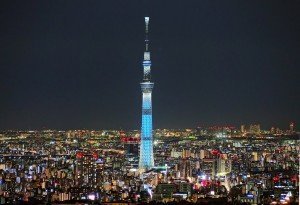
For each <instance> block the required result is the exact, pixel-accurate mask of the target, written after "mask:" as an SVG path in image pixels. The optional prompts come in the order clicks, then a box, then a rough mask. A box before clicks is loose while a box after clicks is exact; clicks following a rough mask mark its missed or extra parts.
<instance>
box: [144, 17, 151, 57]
mask: <svg viewBox="0 0 300 205" xmlns="http://www.w3.org/2000/svg"><path fill="white" fill-rule="evenodd" d="M149 20H150V18H149V17H145V44H146V51H148V49H149V48H148V47H149V39H148V29H149Z"/></svg>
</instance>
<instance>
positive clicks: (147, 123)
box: [139, 17, 154, 170]
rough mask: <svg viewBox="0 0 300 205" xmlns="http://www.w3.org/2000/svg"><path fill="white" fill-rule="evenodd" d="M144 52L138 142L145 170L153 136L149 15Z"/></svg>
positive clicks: (150, 157)
mask: <svg viewBox="0 0 300 205" xmlns="http://www.w3.org/2000/svg"><path fill="white" fill-rule="evenodd" d="M145 26H146V28H145V52H144V60H143V69H144V77H143V82H142V83H141V89H142V94H143V105H142V129H141V144H140V159H139V169H141V170H147V169H151V168H152V167H153V166H154V157H153V137H152V97H151V95H152V89H153V86H154V83H153V82H151V60H150V51H149V39H148V26H149V17H145Z"/></svg>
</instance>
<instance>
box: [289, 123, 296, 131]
mask: <svg viewBox="0 0 300 205" xmlns="http://www.w3.org/2000/svg"><path fill="white" fill-rule="evenodd" d="M294 127H295V125H294V123H293V122H291V123H290V132H291V133H292V132H294V129H295V128H294Z"/></svg>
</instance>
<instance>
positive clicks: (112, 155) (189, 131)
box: [0, 5, 300, 205]
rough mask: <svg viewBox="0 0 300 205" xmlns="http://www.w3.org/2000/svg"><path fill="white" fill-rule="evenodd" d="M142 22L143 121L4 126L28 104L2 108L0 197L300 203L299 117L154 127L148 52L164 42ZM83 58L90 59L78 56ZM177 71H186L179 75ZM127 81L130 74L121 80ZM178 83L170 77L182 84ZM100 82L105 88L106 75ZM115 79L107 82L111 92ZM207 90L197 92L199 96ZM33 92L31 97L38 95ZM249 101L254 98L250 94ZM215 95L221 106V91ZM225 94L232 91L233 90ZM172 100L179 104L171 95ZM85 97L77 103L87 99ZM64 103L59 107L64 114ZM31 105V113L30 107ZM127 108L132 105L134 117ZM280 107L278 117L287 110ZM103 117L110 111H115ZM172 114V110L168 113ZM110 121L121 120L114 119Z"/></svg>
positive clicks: (122, 203)
mask: <svg viewBox="0 0 300 205" xmlns="http://www.w3.org/2000/svg"><path fill="white" fill-rule="evenodd" d="M8 7H9V6H8ZM8 7H7V8H8ZM46 8H48V5H47V6H46ZM83 18H84V17H83ZM111 21H113V20H111ZM140 21H142V22H143V26H144V27H141V28H135V30H136V31H139V32H140V33H143V44H140V45H141V47H142V48H143V54H142V53H141V54H142V55H141V56H142V58H140V68H141V69H140V70H142V72H140V73H142V75H141V76H140V79H139V80H140V91H139V92H141V93H140V94H139V95H141V99H140V101H139V103H140V104H139V105H140V108H139V110H140V112H139V114H138V116H137V117H138V118H139V122H133V123H134V124H135V125H132V127H138V126H137V125H140V128H139V129H126V128H115V129H104V128H101V129H81V128H80V129H67V128H65V129H60V128H57V129H52V128H51V129H50V128H39V129H29V128H27V129H21V128H19V129H18V128H17V129H10V128H9V127H14V123H13V122H14V120H16V121H18V120H17V118H19V116H22V115H25V114H24V113H26V112H24V111H23V113H22V112H20V113H18V117H16V118H13V117H10V116H11V115H10V114H8V116H9V117H7V116H6V117H5V119H4V120H1V123H2V124H3V125H1V129H2V131H0V204H16V205H19V204H33V205H34V204H54V205H55V204H112V205H113V204H114V205H126V204H128V205H130V204H132V205H133V204H170V205H172V204H246V205H247V204H253V205H254V204H255V205H258V204H268V205H276V204H278V205H279V204H299V176H300V175H299V170H300V164H299V163H300V162H299V156H300V138H299V136H300V132H299V128H298V124H297V123H299V122H297V119H296V120H294V119H291V120H289V121H286V122H285V124H284V125H283V126H282V119H281V123H278V124H280V126H279V125H278V124H276V123H274V124H276V125H274V126H271V127H268V125H265V124H264V123H260V121H261V119H260V118H259V111H257V110H255V111H256V113H258V114H256V115H255V116H256V117H258V118H257V119H256V120H257V121H254V120H252V122H246V121H245V122H242V123H241V121H243V120H242V119H240V120H239V122H237V123H234V124H235V125H228V124H225V123H224V124H221V125H220V123H218V122H220V121H218V120H219V119H216V122H215V123H212V124H211V125H196V126H193V125H191V126H190V127H182V128H172V129H171V128H156V127H155V126H154V125H156V122H157V121H159V120H160V119H158V118H157V117H156V115H155V113H156V111H155V109H156V106H152V105H153V104H154V105H158V104H156V103H157V102H155V101H156V100H157V99H156V98H155V92H156V91H155V90H156V86H154V84H155V83H156V82H157V81H156V79H157V78H155V75H159V71H155V72H152V60H153V62H154V65H155V60H156V59H158V58H154V57H153V56H156V55H157V54H155V53H154V51H158V52H159V51H160V50H163V49H162V48H161V49H160V50H159V49H156V48H153V44H152V36H151V29H152V27H155V24H152V17H151V16H148V15H146V16H144V17H143V18H140ZM155 22H156V23H158V21H155ZM139 25H141V24H139ZM78 32H79V31H78ZM86 32H88V31H86ZM172 32H174V31H172ZM120 36H122V35H120ZM154 36H155V35H154ZM49 39H51V37H49ZM50 41H51V40H50ZM154 41H155V40H154ZM154 45H157V44H154ZM121 46H122V45H120V47H121ZM140 50H141V49H140ZM82 55H84V54H82ZM109 55H110V53H109V52H108V53H107V56H109ZM287 58H288V57H287ZM127 60H128V59H127ZM174 60H175V59H174ZM290 61H292V60H290ZM81 63H82V64H84V65H86V64H88V62H86V61H84V60H82V61H81ZM100 63H101V62H100ZM290 65H292V63H291V64H290ZM154 68H155V66H154ZM170 69H171V68H170ZM136 70H137V69H136ZM183 71H184V69H183ZM170 72H171V71H170ZM83 73H84V72H83ZM32 75H34V73H33V74H32ZM58 75H60V74H59V73H58ZM81 75H82V76H84V74H82V73H81ZM41 76H43V75H41ZM82 76H81V77H82ZM65 77H66V76H64V78H65ZM181 77H182V78H185V77H184V74H182V76H181ZM66 78H67V77H66ZM82 78H84V77H82ZM45 79H47V78H46V77H45ZM130 80H132V79H131V78H126V81H130ZM134 81H135V82H136V80H134ZM175 81H176V80H171V81H168V82H169V83H170V84H172V83H173V84H174V83H175V84H176V83H177V84H180V82H175ZM254 81H255V80H254ZM183 82H184V81H183ZM28 83H29V82H28ZM77 83H78V84H80V82H76V84H77ZM85 83H87V84H88V82H85ZM98 83H99V86H102V87H105V88H107V84H106V83H105V82H101V81H99V82H97V84H98ZM199 83H200V81H199ZM123 84H126V83H119V84H117V85H115V86H116V87H122V86H123ZM158 84H159V82H158ZM67 85H69V84H68V83H67V84H66V86H67ZM35 86H37V87H38V84H34V86H33V87H32V88H31V89H32V92H38V90H36V91H35V88H34V87H35ZM51 86H53V85H52V84H51V85H48V86H46V87H43V89H46V90H47V87H51ZM12 87H13V85H12ZM79 87H80V86H79ZM79 87H77V88H78V89H79V90H80V88H79ZM116 87H115V88H107V90H108V93H110V92H113V90H114V89H116ZM136 87H138V84H137V85H136ZM158 87H159V86H158ZM187 87H189V86H187ZM59 89H62V90H63V88H59ZM72 89H73V88H72ZM157 89H159V88H157ZM197 89H198V88H197ZM225 90H226V89H225ZM56 92H59V91H56ZM80 92H81V91H80ZM83 92H85V91H83ZM152 92H153V97H154V98H153V99H152ZM165 92H169V91H167V90H165ZM187 92H188V91H187ZM191 92H192V91H191ZM226 92H228V93H229V91H226ZM45 93H47V91H45ZM93 95H94V94H93ZM166 95H168V94H167V93H166ZM196 95H198V96H201V95H200V94H198V93H196ZM46 96H47V95H46V94H45V96H44V97H43V98H47V97H46ZM121 96H123V97H124V95H122V94H121ZM271 97H272V96H270V98H271ZM25 98H26V97H24V98H23V99H25ZM105 98H109V95H106V96H105ZM133 98H134V99H139V98H137V97H136V96H135V97H133ZM205 98H206V97H203V96H201V99H205ZM23 99H21V98H20V99H19V98H18V100H17V101H18V102H21V103H22V102H26V100H24V101H23ZM58 99H59V98H58ZM62 99H63V97H62ZM193 99H196V98H191V100H193ZM291 99H296V100H297V99H298V98H297V97H295V98H291ZM30 100H32V101H33V102H34V100H35V99H34V97H33V98H30ZM251 100H253V102H254V99H249V101H251ZM77 101H78V102H81V103H83V102H84V101H89V98H88V97H86V98H85V99H84V100H83V101H80V96H79V95H78V96H75V95H74V96H72V100H71V101H68V106H67V107H72V105H73V104H76V103H77ZM113 101H114V102H115V101H116V100H111V102H113ZM220 101H221V103H220V104H222V101H224V102H225V101H226V97H224V98H222V99H221V100H220ZM230 101H232V102H233V101H238V99H234V98H230ZM263 101H264V100H262V102H263ZM287 101H288V100H287ZM103 102H105V101H103ZM280 102H281V101H280ZM48 103H49V105H50V103H51V100H49V102H48V101H47V103H46V107H47V109H46V110H47V112H48V115H43V118H46V119H47V116H48V117H49V116H51V112H52V110H51V106H49V109H48ZM89 103H91V104H93V103H94V101H92V100H91V101H89ZM122 103H123V102H122V99H119V100H118V101H117V105H118V104H120V106H121V104H122ZM186 103H187V102H186ZM211 103H212V101H211V102H210V104H211ZM233 103H234V102H233ZM289 103H290V102H289ZM24 104H26V103H24ZM79 104H80V103H79ZM103 104H104V103H102V106H104V105H103ZM169 104H176V100H174V101H172V102H169ZM187 104H188V103H187ZM275 104H276V102H274V105H275ZM294 104H297V101H293V103H291V104H290V107H291V109H293V108H294V107H293V106H294ZM85 105H86V104H82V106H83V107H85ZM189 105H191V104H189ZM272 105H273V104H270V105H269V106H270V107H271V106H272ZM7 106H8V105H7ZM170 106H171V105H170ZM67 107H64V108H63V107H62V108H61V112H62V113H63V109H67ZM79 107H80V106H79ZM187 107H188V106H187ZM265 107H266V108H265V109H267V106H265ZM295 107H296V109H297V108H298V107H297V106H295ZM24 109H25V108H24ZM39 109H40V108H36V110H39ZM181 109H182V108H181ZM183 109H185V108H183ZM193 109H195V108H193ZM216 109H218V108H216ZM228 109H229V108H228ZM245 109H247V108H245ZM249 109H250V108H249ZM253 109H254V108H253ZM256 109H257V107H256ZM8 110H9V109H8ZM32 110H33V111H32V112H35V108H33V109H32ZM53 110H54V109H53ZM111 110H113V109H111ZM186 110H188V108H186ZM76 111H77V110H76ZM76 111H75V112H76ZM11 112H13V111H11ZM40 112H43V111H40ZM78 112H79V111H78ZM215 112H217V111H215ZM232 112H235V111H233V110H232ZM298 112H299V110H296V111H295V113H298ZM3 113H4V111H3ZM8 113H9V112H8ZM116 113H117V112H116ZM125 113H126V112H125ZM133 113H134V112H130V114H131V115H133ZM121 114H122V113H120V118H121ZM218 114H219V116H221V115H225V114H224V113H223V114H222V113H218ZM281 114H282V113H281ZM284 114H286V113H284ZM284 114H282V116H286V115H284ZM69 115H70V117H69V118H68V121H72V113H69ZM241 115H246V114H245V113H242V114H241ZM261 115H262V116H263V114H262V113H261ZM295 115H296V114H295ZM1 116H2V115H1ZM3 116H5V115H3ZM28 116H29V117H28V119H29V122H25V120H24V121H22V123H24V124H25V123H29V124H30V125H32V123H33V122H34V120H32V121H30V119H33V118H34V114H32V115H28ZM159 116H161V115H159ZM89 117H90V116H89ZM97 117H98V116H97ZM100 117H103V118H104V119H109V118H110V117H111V116H110V115H103V116H100ZM297 117H298V116H297ZM49 118H50V117H49ZM58 118H59V117H57V118H55V119H54V121H56V120H59V119H58ZM86 118H88V117H86V116H84V115H82V119H80V120H81V121H82V122H83V121H84V120H85V119H86ZM171 118H172V116H169V118H168V119H171ZM287 118H288V117H283V119H287ZM291 118H293V117H291ZM37 119H38V118H37ZM128 119H129V117H128ZM134 119H135V118H134ZM220 119H221V117H220ZM176 120H177V121H180V120H181V119H180V118H176ZM46 121H47V120H46ZM128 121H129V123H132V121H131V120H128ZM203 121H204V122H205V120H203ZM230 121H232V120H230ZM262 121H266V120H262ZM274 121H275V120H274ZM18 122H19V121H18ZM52 122H53V121H52ZM10 123H11V124H10ZM83 123H84V122H83ZM204 124H209V123H207V122H206V123H204ZM16 127H18V126H16ZM33 127H35V126H33ZM45 127H48V126H47V125H45ZM49 127H50V126H49ZM61 127H64V126H63V125H62V126H61ZM65 127H67V126H65ZM112 127H120V125H119V124H118V123H116V124H114V125H112ZM174 127H176V126H174ZM5 128H6V129H5Z"/></svg>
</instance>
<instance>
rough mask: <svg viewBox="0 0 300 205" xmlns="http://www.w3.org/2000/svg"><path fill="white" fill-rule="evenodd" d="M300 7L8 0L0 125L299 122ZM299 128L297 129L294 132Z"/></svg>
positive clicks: (0, 17) (260, 0) (3, 10)
mask: <svg viewBox="0 0 300 205" xmlns="http://www.w3.org/2000/svg"><path fill="white" fill-rule="evenodd" d="M299 11H300V1H296V0H289V1H287V0H281V1H277V0H272V1H271V0H270V1H267V0H251V1H241V0H236V1H233V0H232V1H231V0H228V1H224V0H219V1H215V0H191V1H183V0H173V1H166V0H164V1H149V2H146V1H142V0H130V1H129V0H127V1H126V0H118V1H116V0H112V1H110V0H106V1H104V0H97V1H96V0H95V1H91V0H81V1H78V0H69V1H63V0H56V1H54V0H52V1H12V0H9V1H0V26H1V27H0V94H1V98H0V129H2V130H6V129H44V128H50V129H85V128H86V129H111V128H113V129H120V128H122V129H139V127H140V120H141V100H142V99H141V90H140V85H139V83H140V82H141V80H142V65H141V63H142V60H143V59H142V58H143V50H144V16H145V15H149V16H150V42H151V44H150V50H151V54H152V56H151V57H152V80H153V81H154V82H155V87H154V90H153V118H154V121H153V123H154V128H194V127H196V126H210V125H236V126H239V125H240V124H251V123H261V125H262V127H263V128H266V129H269V128H270V127H271V126H279V127H281V128H282V129H287V128H288V124H289V123H290V122H291V121H294V122H296V127H297V123H300V118H299V116H300V109H299V105H300V92H299V89H300V83H299V77H300V75H299V74H300V71H299V69H300V14H299ZM299 127H300V125H299V126H298V128H299Z"/></svg>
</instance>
